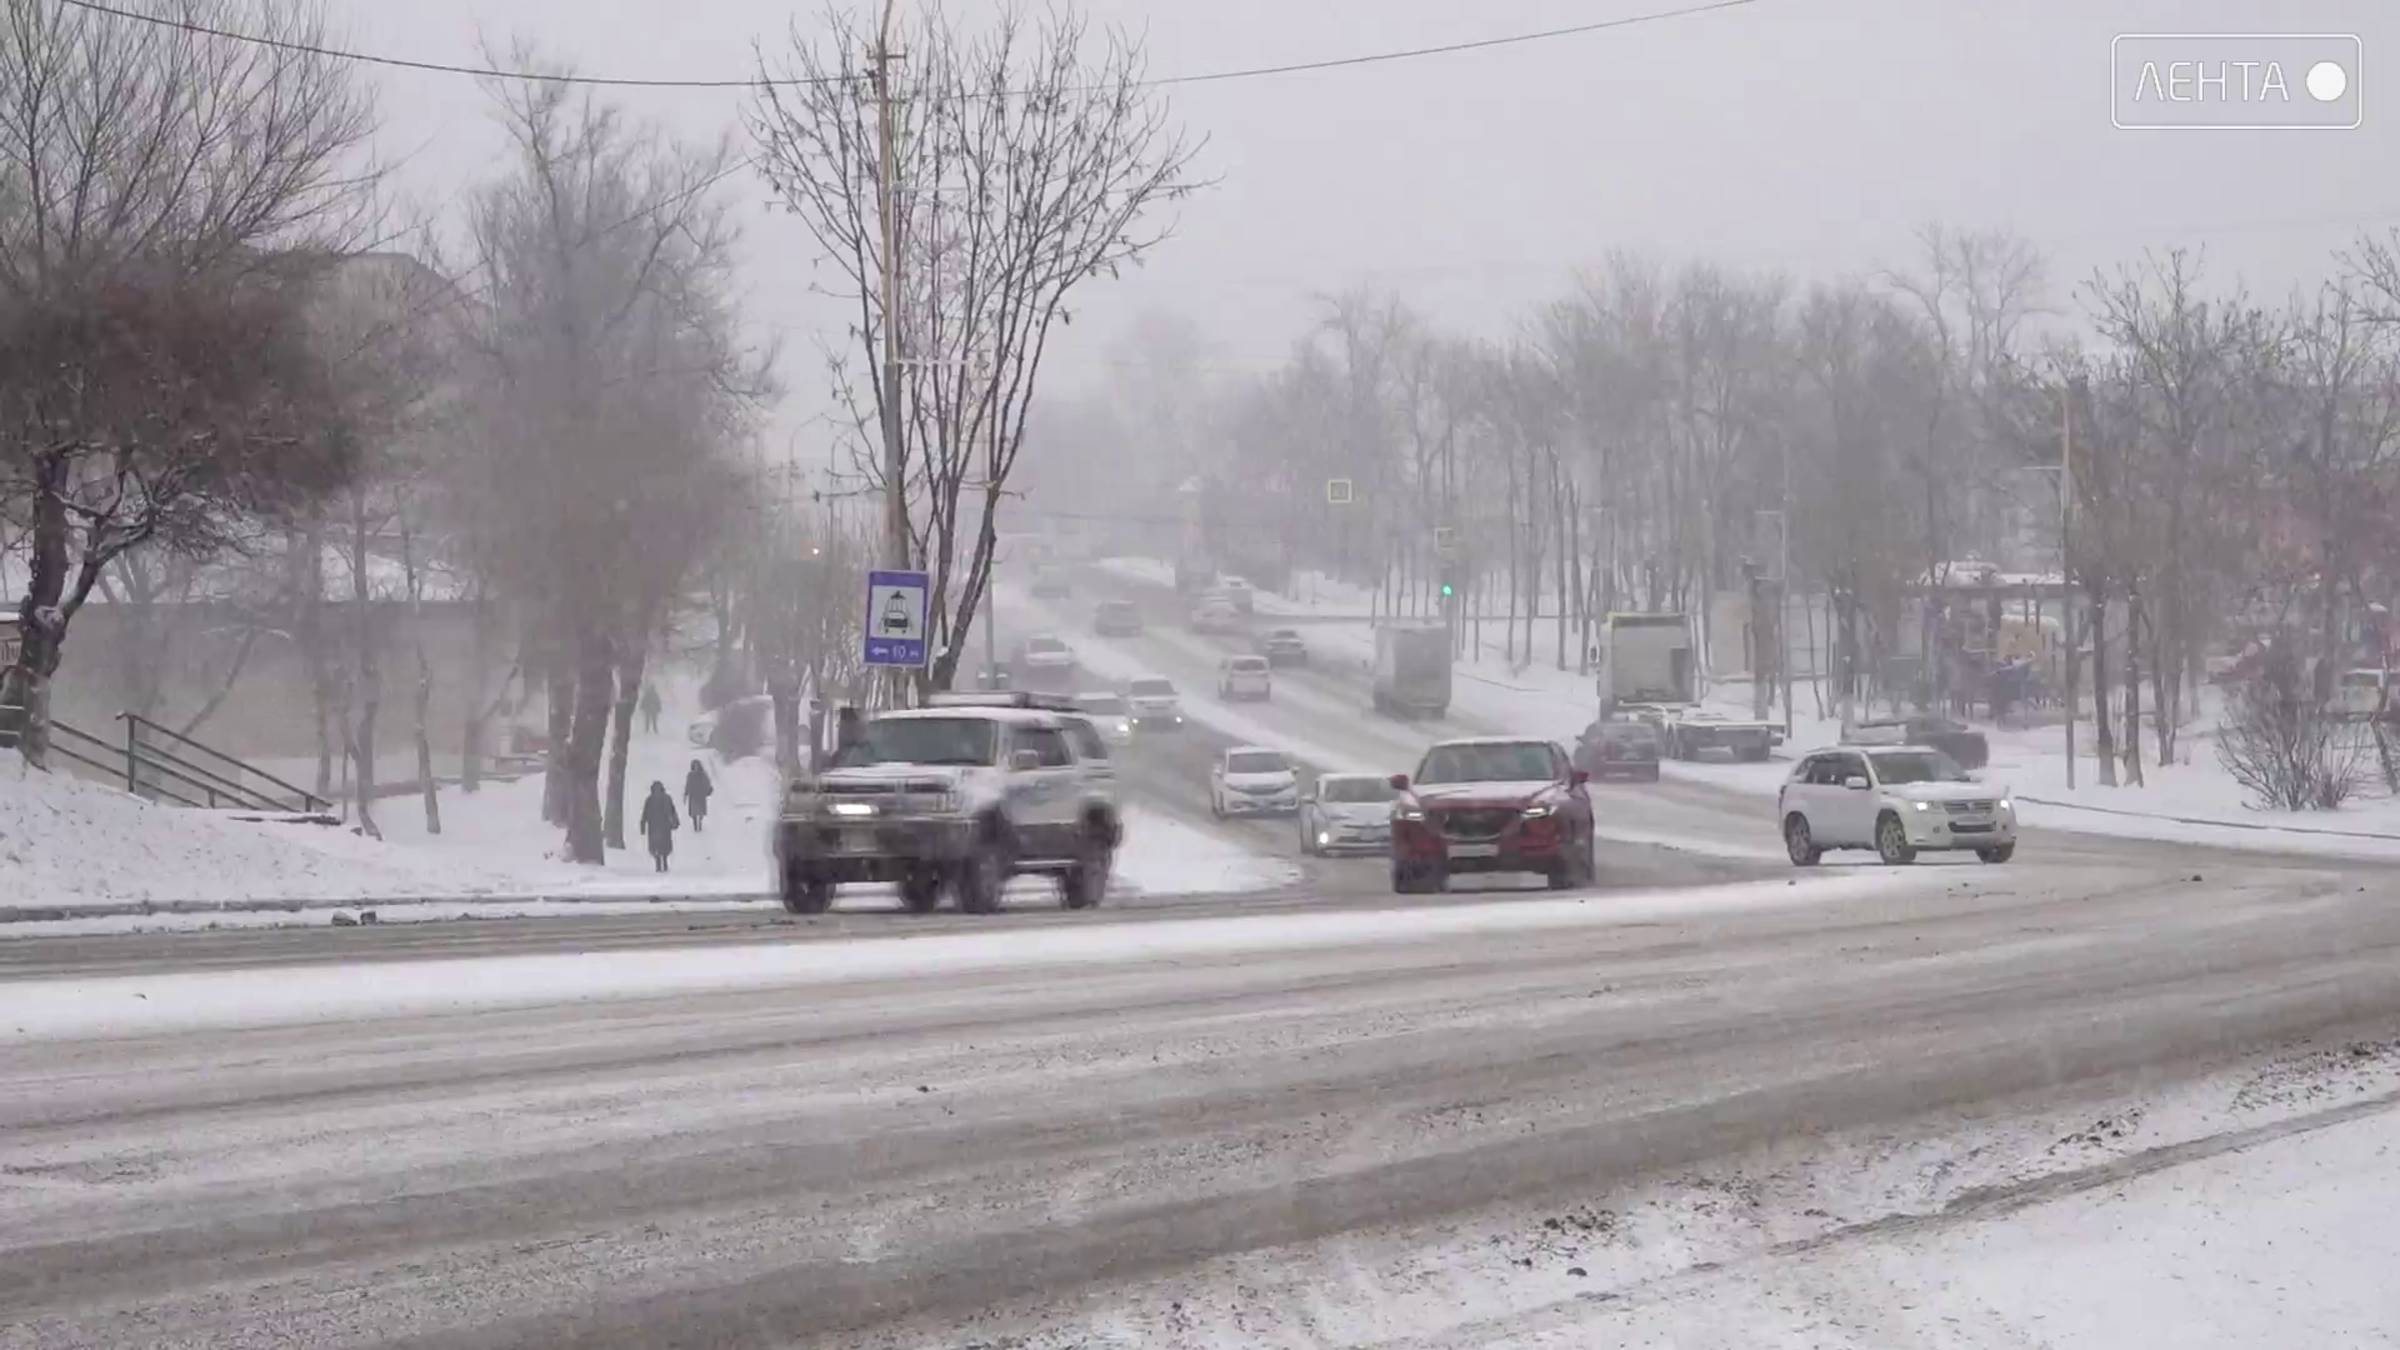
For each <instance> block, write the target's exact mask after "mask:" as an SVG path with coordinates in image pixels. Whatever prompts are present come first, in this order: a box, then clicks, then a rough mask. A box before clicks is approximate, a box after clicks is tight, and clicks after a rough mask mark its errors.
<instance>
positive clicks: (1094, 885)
mask: <svg viewBox="0 0 2400 1350" xmlns="http://www.w3.org/2000/svg"><path fill="white" fill-rule="evenodd" d="M1115 854H1116V850H1114V849H1112V848H1110V847H1109V845H1108V836H1107V835H1106V834H1105V833H1103V832H1100V831H1097V830H1087V831H1085V833H1084V836H1083V845H1082V849H1081V852H1080V856H1079V857H1078V858H1077V860H1076V863H1075V865H1074V866H1073V867H1070V868H1068V869H1067V870H1066V871H1064V872H1061V873H1059V874H1058V900H1059V903H1060V904H1062V905H1064V906H1065V907H1067V908H1068V909H1091V908H1093V907H1094V906H1096V905H1098V904H1099V903H1100V902H1101V901H1102V900H1105V899H1107V898H1108V873H1109V864H1110V862H1111V861H1112V860H1113V859H1114V857H1115Z"/></svg>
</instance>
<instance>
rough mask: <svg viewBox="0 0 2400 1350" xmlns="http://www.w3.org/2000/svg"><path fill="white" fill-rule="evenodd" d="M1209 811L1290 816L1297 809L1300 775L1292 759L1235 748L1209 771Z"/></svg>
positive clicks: (1223, 814) (1220, 815) (1222, 814)
mask: <svg viewBox="0 0 2400 1350" xmlns="http://www.w3.org/2000/svg"><path fill="white" fill-rule="evenodd" d="M1208 809H1209V813H1210V814H1212V815H1214V816H1216V817H1217V818H1218V819H1219V820H1222V819H1224V818H1225V817H1227V816H1246V815H1290V814H1291V813H1293V812H1295V811H1297V810H1299V809H1300V775H1299V773H1298V771H1297V770H1295V769H1293V767H1292V761H1291V757H1290V756H1288V755H1286V754H1284V753H1283V752H1282V751H1281V750H1269V749H1267V748H1266V747H1264V746H1259V745H1237V746H1234V747H1233V748H1231V749H1229V750H1227V751H1226V752H1225V753H1224V754H1221V755H1219V756H1217V762H1216V763H1215V764H1213V765H1211V766H1209V770H1208Z"/></svg>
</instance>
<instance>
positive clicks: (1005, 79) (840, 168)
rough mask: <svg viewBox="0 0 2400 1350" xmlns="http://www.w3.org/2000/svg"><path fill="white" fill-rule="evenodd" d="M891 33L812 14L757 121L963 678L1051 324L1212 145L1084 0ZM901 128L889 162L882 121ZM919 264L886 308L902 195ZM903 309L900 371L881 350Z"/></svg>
mask: <svg viewBox="0 0 2400 1350" xmlns="http://www.w3.org/2000/svg"><path fill="white" fill-rule="evenodd" d="M876 45H877V44H876V38H875V35H874V34H873V33H872V32H870V31H869V29H868V27H867V25H865V24H864V23H863V22H862V21H861V19H860V18H859V17H858V16H857V15H855V14H852V13H850V12H846V11H843V10H840V9H835V10H833V11H831V12H829V13H828V14H827V16H826V19H825V22H824V24H823V25H822V27H821V29H820V31H818V32H816V33H811V34H803V33H802V32H801V31H800V30H799V29H798V27H797V26H795V28H794V30H793V34H792V38H791V45H790V52H789V55H788V57H787V58H786V59H785V61H784V62H783V63H782V64H781V65H780V66H779V67H771V66H770V65H769V63H768V62H767V61H766V60H765V58H764V57H763V55H762V57H761V62H760V65H761V75H762V77H763V78H781V79H782V80H783V81H784V82H783V83H780V84H773V83H762V85H761V86H760V92H759V94H758V97H757V99H756V101H755V102H754V104H753V105H752V107H751V110H750V119H749V120H750V126H751V130H752V133H753V135H754V137H755V138H756V140H757V143H758V147H759V159H760V161H761V163H762V165H763V167H764V170H765V173H766V176H767V178H768V181H769V182H771V183H772V184H773V185H774V187H775V190H776V192H777V194H778V195H780V196H781V197H782V198H783V200H784V202H785V203H786V205H788V206H789V207H790V208H791V210H792V211H793V213H794V214H795V215H797V216H798V217H799V218H800V220H801V222H802V224H803V225H804V226H805V227H806V228H807V230H808V231H809V234H810V235H811V237H812V238H813V239H814V240H815V241H816V244H817V246H818V248H819V249H820V251H821V252H822V253H823V255H824V256H825V257H826V259H828V260H829V261H830V262H831V263H832V265H833V272H834V275H835V278H836V279H835V280H834V281H832V282H830V283H829V284H828V285H827V286H826V288H825V289H826V291H827V292H828V293H829V294H832V295H834V296H836V297H837V298H839V299H841V300H842V301H843V302H844V303H845V304H846V305H847V306H849V308H850V310H851V314H852V319H851V323H850V328H849V332H848V334H847V337H848V338H849V339H850V341H851V343H852V344H854V345H853V346H852V347H851V348H850V349H849V351H848V352H847V353H846V354H835V355H833V357H832V361H833V366H834V372H835V377H836V381H837V386H838V389H839V392H840V394H841V395H842V397H843V398H844V400H845V405H846V407H847V408H848V410H849V413H850V420H851V422H852V425H853V426H854V428H855V429H856V430H857V432H858V435H859V444H860V448H861V451H862V453H861V454H860V455H859V460H860V467H861V469H862V471H863V472H865V473H866V474H867V476H868V477H869V478H870V480H871V481H873V482H875V483H876V484H878V485H880V486H884V487H886V488H887V489H888V488H891V487H893V486H894V485H892V484H889V483H887V482H886V471H885V466H884V456H883V454H882V440H881V434H880V431H879V429H880V428H882V427H884V426H885V425H886V418H887V417H890V418H891V419H892V420H893V421H894V422H895V423H896V425H897V428H898V435H899V437H900V447H899V448H900V459H901V463H900V476H901V482H900V484H899V485H897V486H898V488H899V492H898V496H899V502H900V505H899V510H900V512H901V518H902V524H903V526H904V528H905V531H906V533H907V535H908V545H909V551H910V561H912V562H917V563H922V564H923V566H924V567H925V569H926V570H927V571H928V572H929V573H930V574H931V584H932V597H933V607H934V613H933V616H932V633H931V639H932V641H933V644H934V647H935V655H934V658H933V664H932V668H931V670H929V671H928V672H926V682H927V683H928V684H930V685H931V686H932V687H939V688H946V687H948V685H949V683H950V680H951V677H952V674H953V672H954V671H955V669H956V666H957V663H958V660H959V658H960V656H961V654H962V653H963V651H964V650H965V643H966V639H967V635H968V630H969V629H970V627H971V626H972V624H973V622H974V617H975V613H976V610H977V608H978V606H980V605H981V603H982V599H983V592H984V589H985V587H986V586H988V585H989V584H990V577H991V563H992V548H993V544H994V542H995V539H996V530H995V528H994V518H995V515H996V513H997V511H998V508H999V504H1000V502H1001V500H1002V498H1003V497H1004V496H1005V495H1006V493H1007V492H1008V490H1009V489H1008V483H1009V479H1010V475H1011V474H1012V472H1013V471H1014V470H1015V468H1016V465H1017V457H1018V454H1019V452H1020V450H1021V449H1022V448H1023V446H1024V443H1025V426H1026V415H1027V413H1028V411H1029V409H1030V408H1031V406H1032V401H1033V391H1034V387H1035V383H1036V380H1037V378H1038V376H1039V374H1040V372H1041V366H1042V360H1043V357H1044V355H1045V353H1046V352H1047V350H1048V346H1049V341H1050V337H1051V334H1052V332H1053V331H1054V329H1055V328H1057V327H1058V326H1061V325H1064V324H1066V323H1067V322H1069V321H1070V319H1071V317H1072V311H1071V310H1070V309H1069V308H1068V304H1067V299H1068V296H1069V295H1070V294H1072V293H1073V292H1074V291H1075V289H1076V288H1077V287H1078V286H1081V285H1082V284H1084V283H1085V282H1087V281H1089V280H1091V279H1093V278H1095V277H1101V276H1113V275H1115V274H1116V273H1117V272H1118V271H1119V269H1121V268H1123V267H1124V266H1126V265H1128V264H1131V263H1135V262H1138V261H1139V260H1140V259H1141V258H1142V257H1143V256H1144V255H1145V254H1147V253H1148V252H1149V251H1150V250H1151V249H1152V248H1154V247H1156V246H1157V245H1158V244H1159V243H1160V242H1161V241H1163V240H1164V239H1165V238H1166V236H1167V233H1168V227H1167V226H1166V225H1165V224H1163V223H1159V222H1158V221H1157V220H1156V216H1157V213H1158V209H1159V208H1160V207H1162V206H1164V205H1166V204H1168V203H1170V202H1173V201H1175V200H1177V199H1179V198H1180V197H1181V196H1182V195H1183V194H1185V193H1186V192H1188V191H1189V190H1191V185H1190V184H1188V183H1186V182H1185V181H1184V175H1185V172H1186V170H1187V168H1188V166H1189V164H1190V162H1191V159H1192V155H1193V149H1194V147H1193V146H1192V145H1191V143H1190V142H1188V141H1186V140H1185V139H1184V138H1183V137H1182V136H1181V135H1180V134H1179V133H1178V132H1176V131H1175V130H1174V129H1173V127H1172V126H1171V124H1170V123H1169V121H1168V117H1167V113H1166V108H1165V104H1164V102H1163V101H1162V100H1161V99H1160V98H1159V97H1158V96H1157V95H1156V94H1155V93H1154V92H1153V91H1152V90H1151V88H1150V87H1149V86H1148V85H1147V84H1145V83H1144V82H1143V79H1142V74H1143V67H1142V60H1141V52H1140V48H1139V47H1138V45H1137V44H1135V43H1134V42H1132V41H1131V40H1130V39H1127V38H1125V37H1123V36H1121V35H1116V34H1109V35H1106V36H1095V35H1094V34H1092V33H1091V31H1090V30H1089V28H1088V27H1087V25H1086V24H1085V23H1084V22H1083V20H1082V19H1080V18H1079V17H1077V16H1076V15H1074V14H1073V13H1072V12H1071V11H1069V10H1065V9H1051V10H1046V11H1043V12H1042V14H1041V16H1040V17H1039V18H1028V17H1026V16H1025V15H1024V14H1023V13H1021V12H1019V11H1017V10H1015V9H1009V10H1005V11H1003V12H1002V13H1001V14H1000V15H999V16H998V17H997V18H995V19H993V20H991V21H989V22H988V23H980V24H978V26H977V27H976V28H975V29H973V30H971V31H970V30H967V29H963V28H961V27H959V26H957V25H955V24H954V23H953V22H952V21H951V19H950V18H949V16H948V15H947V14H946V13H945V12H944V11H943V10H941V9H940V8H939V7H938V6H936V7H930V8H928V9H927V10H926V11H925V12H924V13H923V15H922V17H921V18H920V20H919V21H918V23H917V24H916V25H915V26H914V28H913V30H912V31H911V32H909V33H908V34H906V36H905V42H904V44H903V45H904V46H905V49H906V52H907V60H906V61H905V62H904V63H901V62H896V61H895V62H887V63H884V67H883V68H882V69H871V68H870V66H871V65H872V64H873V59H874V58H873V55H872V53H871V51H870V49H871V48H873V47H875V46H876ZM887 95H888V98H889V100H890V114H891V116H892V117H893V119H894V122H895V124H896V131H895V136H894V145H895V150H894V153H893V155H892V156H891V159H890V163H889V166H888V168H889V177H888V178H887V177H886V165H885V163H884V162H883V160H882V159H881V158H880V157H879V154H878V139H877V125H878V120H879V117H881V116H882V115H883V114H884V112H885V108H884V106H883V101H882V100H883V98H884V97H885V96H887ZM886 207H888V208H889V211H890V214H891V216H892V218H893V220H894V221H895V222H896V229H895V236H894V241H893V247H894V249H895V254H894V258H893V261H894V263H895V264H896V266H897V268H898V270H899V272H900V274H901V276H902V278H903V290H902V293H901V294H899V295H898V296H897V297H895V303H896V307H897V308H896V312H893V313H886V312H885V302H884V297H883V288H882V284H881V283H882V277H883V273H884V267H885V262H886V258H885V244H884V238H883V231H882V222H883V211H884V208H886ZM887 326H889V327H891V328H893V329H894V330H896V337H897V341H898V345H899V347H900V350H901V352H902V359H903V365H902V375H901V379H900V381H899V385H898V387H896V388H895V387H888V386H889V384H890V382H889V381H888V380H887V378H886V376H885V373H884V371H883V369H882V367H881V366H880V365H878V364H877V360H878V354H879V353H880V351H881V350H882V346H883V343H884V338H885V330H886V328H887Z"/></svg>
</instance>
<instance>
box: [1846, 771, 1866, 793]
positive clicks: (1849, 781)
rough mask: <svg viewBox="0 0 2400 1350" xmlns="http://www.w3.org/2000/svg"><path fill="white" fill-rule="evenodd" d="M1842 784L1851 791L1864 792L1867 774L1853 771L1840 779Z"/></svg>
mask: <svg viewBox="0 0 2400 1350" xmlns="http://www.w3.org/2000/svg"><path fill="white" fill-rule="evenodd" d="M1842 786H1843V787H1846V788H1848V789H1850V790H1851V791H1852V792H1864V791H1866V790H1867V776H1866V775H1865V774H1863V773H1854V774H1852V775H1850V776H1849V777H1848V778H1845V779H1843V780H1842Z"/></svg>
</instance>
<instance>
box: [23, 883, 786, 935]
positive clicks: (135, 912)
mask: <svg viewBox="0 0 2400 1350" xmlns="http://www.w3.org/2000/svg"><path fill="white" fill-rule="evenodd" d="M772 899H774V897H773V896H771V895H769V894H767V893H766V892H765V891H759V892H756V893H753V894H732V893H728V894H721V895H692V894H681V895H641V894H632V895H626V894H617V895H611V894H606V893H599V894H557V893H540V892H537V893H532V894H525V895H489V894H485V895H400V896H346V897H343V898H341V899H301V900H292V899H269V900H95V901H87V902H82V903H76V904H64V905H45V906H43V907H41V908H38V909H16V908H10V909H0V928H5V927H6V925H8V924H12V923H56V922H59V921H61V920H65V919H114V918H123V917H128V916H137V917H138V916H141V915H148V914H260V913H282V914H298V913H302V912H304V911H308V910H340V909H351V910H358V909H399V908H402V907H405V906H409V905H534V904H541V905H670V904H688V903H691V902H694V901H702V900H712V901H725V900H772Z"/></svg>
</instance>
